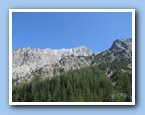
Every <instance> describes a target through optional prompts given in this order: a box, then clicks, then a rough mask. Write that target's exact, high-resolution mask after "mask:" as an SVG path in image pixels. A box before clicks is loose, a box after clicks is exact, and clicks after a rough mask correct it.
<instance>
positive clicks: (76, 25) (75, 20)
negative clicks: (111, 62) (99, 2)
mask: <svg viewBox="0 0 145 115" xmlns="http://www.w3.org/2000/svg"><path fill="white" fill-rule="evenodd" d="M131 37H132V14H131V13H130V12H120V13H119V12H118V13H115V12H114V13H107V12H106V13H105V12H103V13H99V12H98V13H96V12H95V13H79V12H77V13H74V12H73V13H66V12H61V13H57V12H55V13H46V12H45V13H44V12H43V13H42V12H41V13H38V12H13V14H12V47H13V49H17V48H24V47H31V48H41V49H45V48H51V49H61V48H74V47H79V46H82V45H84V46H86V47H88V48H90V49H91V50H92V51H93V52H96V51H99V52H101V51H104V50H106V49H108V48H109V47H111V45H112V43H113V41H114V40H115V39H118V38H125V39H126V38H131Z"/></svg>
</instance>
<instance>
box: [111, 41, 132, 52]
mask: <svg viewBox="0 0 145 115" xmlns="http://www.w3.org/2000/svg"><path fill="white" fill-rule="evenodd" d="M110 50H128V51H132V39H127V40H125V39H117V40H115V41H114V42H113V44H112V46H111V48H110Z"/></svg>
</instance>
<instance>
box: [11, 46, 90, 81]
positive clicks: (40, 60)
mask: <svg viewBox="0 0 145 115" xmlns="http://www.w3.org/2000/svg"><path fill="white" fill-rule="evenodd" d="M71 55H72V56H90V55H92V51H91V50H90V49H88V48H87V47H85V46H81V47H77V48H72V49H60V50H56V49H54V50H52V49H48V48H47V49H44V50H41V49H39V48H33V49H31V48H22V49H17V50H13V51H12V74H13V80H15V79H24V78H23V77H25V76H29V75H30V74H31V73H32V72H34V71H36V70H39V69H40V68H45V69H46V67H47V69H48V70H50V71H51V72H52V70H53V67H52V66H54V65H55V64H57V63H58V62H59V60H60V59H62V58H63V57H65V56H71ZM66 68H67V67H66ZM51 72H49V73H51ZM52 74H53V73H52ZM50 76H51V74H50ZM29 77H30V76H29ZM20 82H21V81H20Z"/></svg>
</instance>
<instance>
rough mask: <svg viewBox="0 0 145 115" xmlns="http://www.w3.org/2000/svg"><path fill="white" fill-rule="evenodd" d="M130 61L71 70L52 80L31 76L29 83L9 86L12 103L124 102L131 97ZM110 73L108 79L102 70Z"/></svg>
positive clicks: (118, 61)
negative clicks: (112, 72) (11, 87)
mask: <svg viewBox="0 0 145 115" xmlns="http://www.w3.org/2000/svg"><path fill="white" fill-rule="evenodd" d="M130 62H131V61H130V60H125V59H124V60H117V61H114V62H112V63H110V64H109V63H108V64H107V63H100V64H99V65H98V66H92V67H85V68H81V69H79V70H73V71H72V70H71V71H68V72H66V73H63V74H60V75H59V76H54V77H53V78H51V79H49V78H47V79H46V78H45V79H44V77H42V76H40V77H38V76H37V77H35V79H33V80H32V81H31V82H29V83H22V84H19V85H16V86H13V89H12V100H13V102H111V101H116V102H125V101H131V100H132V99H131V97H132V92H131V91H132V87H131V86H132V77H131V76H132V74H131V73H129V72H122V69H124V70H128V69H127V65H128V63H130ZM107 68H109V70H112V71H114V74H113V75H112V76H111V77H110V78H109V77H107V76H106V75H105V71H106V70H107Z"/></svg>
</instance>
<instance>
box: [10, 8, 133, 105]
mask: <svg viewBox="0 0 145 115" xmlns="http://www.w3.org/2000/svg"><path fill="white" fill-rule="evenodd" d="M13 12H131V13H132V102H12V13H13ZM9 105H135V9H9Z"/></svg>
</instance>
